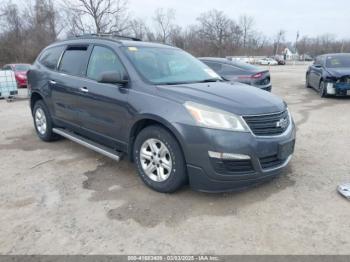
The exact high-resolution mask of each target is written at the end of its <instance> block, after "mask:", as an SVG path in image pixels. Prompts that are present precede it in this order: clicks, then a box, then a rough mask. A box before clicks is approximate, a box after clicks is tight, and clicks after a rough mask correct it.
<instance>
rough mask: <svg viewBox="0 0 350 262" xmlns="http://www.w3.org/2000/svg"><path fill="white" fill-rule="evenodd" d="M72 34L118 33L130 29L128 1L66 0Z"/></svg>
mask: <svg viewBox="0 0 350 262" xmlns="http://www.w3.org/2000/svg"><path fill="white" fill-rule="evenodd" d="M64 3H65V5H66V14H67V17H68V21H69V24H70V33H71V34H78V33H97V34H98V33H116V34H120V33H123V32H124V31H126V30H127V29H128V27H129V23H128V15H127V9H128V8H127V1H126V0H73V1H71V0H64Z"/></svg>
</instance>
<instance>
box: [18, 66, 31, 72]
mask: <svg viewBox="0 0 350 262" xmlns="http://www.w3.org/2000/svg"><path fill="white" fill-rule="evenodd" d="M28 70H29V65H15V71H28Z"/></svg>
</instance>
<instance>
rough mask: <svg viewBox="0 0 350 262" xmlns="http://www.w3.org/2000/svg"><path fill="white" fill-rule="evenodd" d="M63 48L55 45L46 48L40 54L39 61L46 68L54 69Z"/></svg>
mask: <svg viewBox="0 0 350 262" xmlns="http://www.w3.org/2000/svg"><path fill="white" fill-rule="evenodd" d="M64 48H65V47H64V46H57V47H51V48H48V49H46V50H45V51H44V52H43V53H42V54H41V56H40V58H39V62H40V63H41V64H42V65H43V66H45V67H47V68H48V69H51V70H55V69H56V67H57V64H58V61H59V59H60V57H61V55H62V52H63V51H64Z"/></svg>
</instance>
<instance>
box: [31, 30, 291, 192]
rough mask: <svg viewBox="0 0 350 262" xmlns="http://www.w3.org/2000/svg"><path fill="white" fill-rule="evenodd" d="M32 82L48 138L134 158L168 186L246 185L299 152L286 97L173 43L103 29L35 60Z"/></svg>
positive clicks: (38, 118)
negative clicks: (239, 79)
mask: <svg viewBox="0 0 350 262" xmlns="http://www.w3.org/2000/svg"><path fill="white" fill-rule="evenodd" d="M28 87H29V89H30V94H31V97H30V108H31V111H32V115H33V119H34V126H35V129H36V132H37V134H38V136H39V137H40V138H41V139H42V140H44V141H53V140H56V139H57V138H59V137H62V136H63V137H65V138H68V139H71V140H73V141H75V142H77V143H79V144H81V145H84V146H86V147H88V148H90V149H93V150H95V151H97V152H99V153H102V154H104V155H106V156H108V157H111V158H113V159H115V160H119V159H120V158H121V157H122V156H123V155H127V156H128V158H129V159H130V161H134V162H135V165H136V168H137V171H138V174H139V176H140V178H141V179H142V180H143V182H144V183H145V184H146V185H147V186H149V187H150V188H152V189H154V190H156V191H159V192H173V191H176V190H177V189H179V188H180V187H181V186H182V185H184V184H186V183H189V184H190V186H191V187H192V188H194V189H195V190H199V191H206V192H223V191H232V190H237V189H241V188H246V187H249V186H252V185H255V184H258V183H261V182H264V181H267V180H269V179H271V178H273V177H275V176H276V175H278V174H280V173H281V171H282V169H283V168H284V167H286V165H287V164H288V162H289V161H290V159H291V156H292V154H293V150H294V144H295V125H294V122H293V119H292V117H291V114H290V112H289V111H288V108H287V105H286V103H284V101H283V100H282V99H280V98H279V97H277V96H275V95H273V94H270V93H268V92H264V91H261V90H258V89H257V88H254V87H250V86H246V85H243V84H240V83H230V82H226V81H224V80H223V79H222V78H221V77H220V76H218V75H217V74H216V73H215V72H214V71H213V70H212V69H210V68H209V67H208V66H206V65H205V64H203V63H202V62H200V61H199V60H198V59H196V58H194V57H193V56H191V55H190V54H188V53H186V52H184V51H182V50H180V49H178V48H175V47H171V46H167V45H161V44H156V43H148V42H142V41H137V39H126V40H125V39H122V38H120V37H117V36H104V35H89V36H81V37H76V38H74V39H69V40H65V41H61V42H57V43H54V44H52V45H50V46H48V47H47V48H45V49H44V50H43V51H42V52H41V54H40V55H39V56H38V58H37V59H36V61H35V63H34V65H33V67H32V68H31V70H30V71H29V72H28Z"/></svg>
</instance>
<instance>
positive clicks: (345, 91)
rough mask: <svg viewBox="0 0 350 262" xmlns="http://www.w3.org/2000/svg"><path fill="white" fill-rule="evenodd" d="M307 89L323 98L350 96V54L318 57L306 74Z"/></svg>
mask: <svg viewBox="0 0 350 262" xmlns="http://www.w3.org/2000/svg"><path fill="white" fill-rule="evenodd" d="M305 85H306V87H312V88H314V89H316V90H317V91H318V92H319V94H320V96H321V97H327V96H329V95H335V96H350V54H344V53H339V54H325V55H321V56H318V57H316V59H315V62H314V63H313V64H312V65H311V66H310V67H309V68H308V70H307V72H306V82H305Z"/></svg>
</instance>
